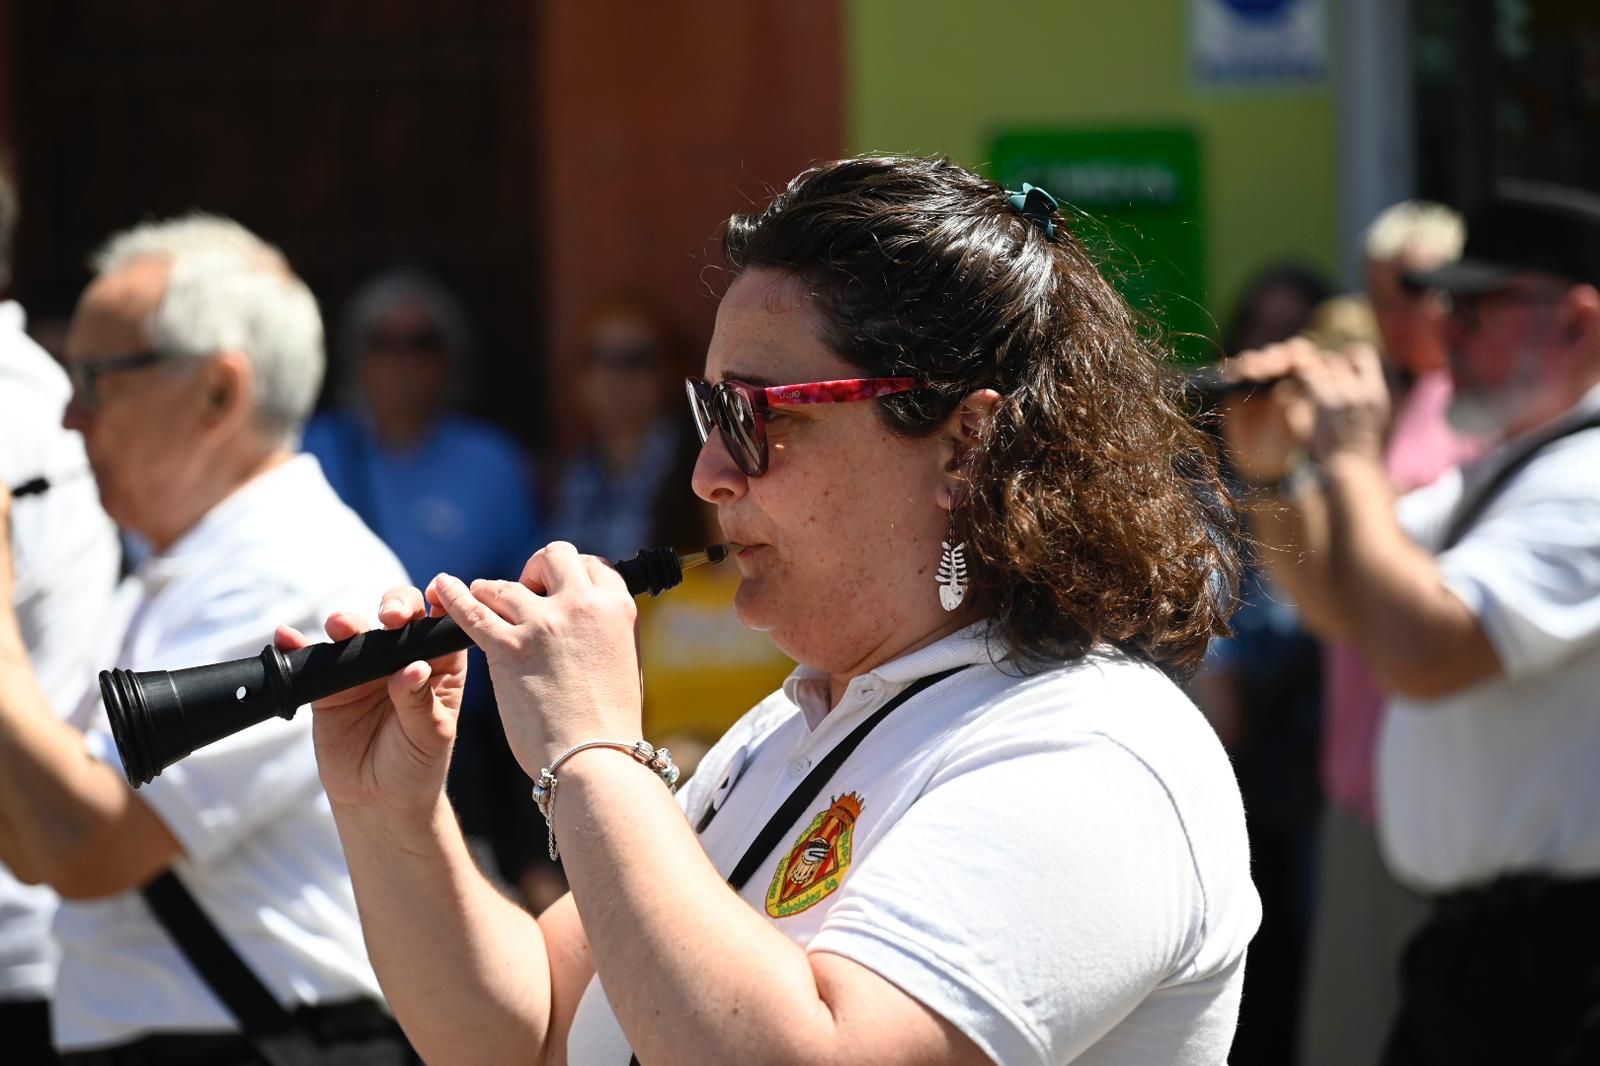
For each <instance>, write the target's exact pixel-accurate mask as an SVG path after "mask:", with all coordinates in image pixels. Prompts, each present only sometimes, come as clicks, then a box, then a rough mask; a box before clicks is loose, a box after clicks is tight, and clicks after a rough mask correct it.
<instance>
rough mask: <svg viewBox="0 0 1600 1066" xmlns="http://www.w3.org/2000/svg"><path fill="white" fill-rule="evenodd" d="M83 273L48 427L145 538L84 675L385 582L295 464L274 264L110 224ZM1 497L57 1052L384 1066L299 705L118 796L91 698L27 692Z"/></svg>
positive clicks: (302, 295)
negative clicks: (48, 898) (116, 230)
mask: <svg viewBox="0 0 1600 1066" xmlns="http://www.w3.org/2000/svg"><path fill="white" fill-rule="evenodd" d="M95 267H96V273H97V277H96V278H95V280H94V281H93V282H92V283H91V284H90V285H89V287H88V289H87V290H86V291H85V293H84V295H83V298H82V299H81V300H80V301H79V304H78V309H77V312H76V313H75V314H74V316H73V320H72V328H71V331H70V333H69V335H68V339H67V352H66V368H67V371H68V374H69V376H70V378H71V382H72V394H71V400H70V402H69V403H68V404H67V407H66V414H65V421H66V424H67V425H68V426H69V427H70V428H73V429H77V430H80V431H81V432H82V434H83V440H84V447H85V451H86V453H87V456H88V461H89V465H90V467H91V468H92V470H93V472H94V481H95V485H96V487H97V488H98V489H99V493H100V499H101V502H102V503H103V505H104V506H105V509H106V511H107V512H108V513H109V514H110V515H111V516H112V517H113V518H115V519H116V520H117V521H118V522H120V523H121V524H122V525H123V526H125V527H126V528H128V529H129V530H131V531H132V532H133V533H135V534H137V535H138V536H139V537H140V538H141V539H142V540H143V542H144V544H145V545H146V557H145V558H144V559H143V561H142V562H141V563H140V564H139V566H138V567H137V569H136V571H135V573H134V574H133V575H132V577H131V578H130V580H129V582H128V583H127V584H126V585H125V586H124V588H123V589H122V590H121V592H120V593H119V601H118V609H114V610H113V611H111V612H108V614H109V615H110V617H104V618H101V619H99V620H97V624H96V625H94V626H92V627H90V628H91V630H92V631H91V632H86V633H83V634H80V636H81V638H82V639H84V640H85V641H93V642H95V646H96V647H97V648H98V647H99V646H100V642H101V641H103V640H105V639H106V638H109V639H110V640H111V641H112V642H113V643H112V646H111V647H110V648H109V649H107V650H105V651H103V652H97V653H96V654H97V655H100V656H102V657H101V658H100V659H99V662H100V664H101V665H102V666H108V667H109V666H122V667H126V668H128V669H133V670H158V669H159V670H169V669H175V668H182V667H188V666H198V665H202V664H205V663H209V662H215V661H218V660H224V659H232V658H238V657H240V656H244V655H251V654H255V653H258V652H259V651H260V650H261V648H262V646H263V645H265V644H266V643H267V642H269V641H270V640H271V639H272V634H273V630H274V628H275V624H276V623H279V622H285V621H292V622H295V623H297V624H299V625H301V626H310V627H313V628H315V627H316V625H317V622H318V620H319V619H322V618H325V617H326V616H327V615H328V613H329V612H331V611H332V610H334V609H335V608H336V607H338V606H340V605H343V604H348V603H360V602H363V601H366V602H376V600H377V598H378V597H379V596H380V595H381V593H382V591H383V590H384V589H385V588H388V587H390V586H392V585H397V584H401V583H403V581H404V578H405V572H404V570H402V569H401V568H400V565H399V562H398V560H396V559H395V558H394V556H393V555H392V554H391V553H390V552H389V551H388V550H387V549H385V548H384V547H383V545H382V544H381V543H380V542H379V541H378V539H377V538H376V537H374V536H373V535H372V533H370V532H369V531H368V530H367V529H366V527H364V526H363V525H362V524H361V522H360V520H359V519H358V518H357V517H356V516H355V515H354V513H352V512H351V511H350V510H349V508H347V507H345V506H344V505H343V504H342V503H340V502H339V500H338V498H337V497H336V496H335V495H334V492H333V489H332V488H331V487H330V486H329V485H328V483H327V481H326V479H325V478H324V477H323V476H322V471H321V468H320V467H318V465H317V462H316V460H315V459H313V458H311V457H310V456H306V455H296V454H295V445H296V443H297V441H298V437H299V430H300V426H301V425H302V424H303V423H304V420H305V417H306V415H307V413H308V412H309V411H310V409H311V405H312V403H313V401H314V399H315V397H316V394H317V389H318V386H319V385H320V384H321V380H322V368H323V350H322V322H321V318H320V316H319V314H318V312H317V305H316V300H315V299H314V298H313V297H312V295H311V292H310V290H309V289H307V288H306V286H305V284H304V283H303V282H302V281H301V280H300V279H299V278H297V277H295V276H294V274H293V273H292V272H291V271H290V269H289V266H288V264H287V263H286V262H285V260H284V258H283V256H282V255H281V254H280V253H279V252H278V251H277V249H275V248H273V247H271V246H270V245H268V244H266V243H265V242H263V241H261V240H260V239H259V238H257V237H256V236H255V235H254V234H252V233H250V232H249V231H248V230H245V229H244V228H243V227H241V226H239V225H237V224H235V223H232V222H229V221H227V220H225V219H219V218H215V217H208V216H191V217H188V218H182V219H176V220H172V221H169V222H153V223H147V224H145V225H142V226H139V227H137V228H135V229H133V230H131V231H129V232H127V233H125V234H121V235H119V236H118V237H116V238H114V239H113V240H112V241H111V242H109V243H108V244H107V246H106V247H105V248H104V249H103V250H102V251H101V252H100V254H99V255H98V256H97V257H96V261H95ZM25 503H26V501H16V503H15V505H14V506H15V508H16V509H17V510H18V511H19V515H18V518H19V521H20V518H21V515H20V511H21V508H22V507H23V505H24V504H25ZM11 506H13V502H12V500H11V499H10V496H9V494H8V493H6V492H5V490H4V488H3V487H0V861H4V862H5V863H6V864H7V865H8V866H10V867H11V868H12V869H13V870H14V871H15V872H16V874H17V875H18V877H19V878H21V879H23V880H25V881H29V882H34V883H40V884H45V885H49V886H50V887H51V888H53V889H55V890H56V891H57V892H58V893H59V894H60V895H61V896H62V897H63V898H64V900H65V901H64V902H63V903H62V905H61V907H60V909H59V911H58V912H57V914H56V917H55V922H54V934H55V939H56V941H57V943H58V944H59V946H60V949H61V954H62V960H61V968H60V974H59V978H58V980H57V983H56V990H55V997H54V1000H53V1003H52V1014H53V1017H52V1024H53V1028H54V1035H55V1042H56V1044H57V1046H58V1048H59V1049H60V1050H61V1052H62V1056H63V1060H64V1061H65V1062H67V1063H69V1064H73V1066H133V1064H148V1063H161V1064H163V1066H167V1064H180V1063H196V1064H199V1063H204V1064H207V1066H246V1064H249V1066H261V1064H263V1063H266V1064H270V1066H280V1064H284V1063H291V1062H292V1063H296V1064H304V1066H314V1064H317V1063H330V1064H331V1063H340V1064H344V1063H352V1064H354V1063H361V1064H366V1066H378V1064H380V1063H381V1064H389V1063H395V1064H398V1063H401V1062H406V1061H408V1060H409V1054H410V1052H409V1049H408V1048H407V1047H406V1046H405V1041H404V1039H403V1037H402V1036H401V1035H400V1033H399V1030H398V1027H397V1026H396V1025H395V1023H394V1021H393V1019H392V1018H391V1017H390V1016H389V1015H388V1013H387V1012H386V1011H385V1010H384V1009H383V1007H382V1004H381V1001H380V999H379V994H378V987H377V981H376V978H375V977H374V975H373V972H372V968H371V965H370V963H369V962H368V959H367V954H366V950H365V946H364V944H363V942H362V939H361V932H360V926H359V923H358V920H357V916H356V911H355V899H354V894H353V892H352V889H351V886H350V876H349V871H348V868H347V867H346V865H345V862H344V855H343V853H342V851H341V849H340V847H339V841H338V835H337V832H336V830H335V828H334V824H333V818H332V811H331V809H330V808H329V806H328V800H327V796H326V795H325V794H324V793H323V791H322V788H321V786H320V784H319V781H318V778H317V768H316V759H315V755H314V753H313V751H312V744H311V722H310V721H309V718H310V716H309V714H302V715H299V716H297V717H296V718H295V720H293V721H283V720H278V719H274V720H272V721H270V722H267V723H264V724H262V725H260V726H257V727H256V728H254V729H251V730H246V731H245V732H243V733H239V734H236V735H234V736H232V737H229V738H227V739H225V740H223V741H221V742H219V743H216V744H213V745H210V746H208V747H206V748H203V749H201V750H200V751H198V752H196V753H195V754H194V755H193V756H192V757H190V758H188V759H186V760H184V761H183V762H182V763H181V764H179V765H176V766H173V767H170V768H168V769H167V771H166V772H165V773H164V774H162V776H161V777H160V778H159V779H158V780H156V781H154V782H151V783H150V784H149V785H148V786H146V787H145V788H143V789H141V790H140V791H138V792H134V791H133V790H132V789H131V788H129V787H128V784H127V782H126V781H125V780H124V778H123V774H122V771H121V768H120V765H119V761H118V754H117V750H116V746H115V744H114V743H113V741H112V738H111V734H110V730H109V727H108V724H107V722H106V720H105V715H104V712H103V710H102V709H101V708H100V707H99V706H98V705H97V699H96V697H97V695H98V693H97V692H95V691H94V690H93V689H91V691H90V695H89V700H90V706H89V709H90V711H91V712H92V713H91V714H90V715H89V717H86V718H84V719H83V720H82V722H83V724H84V728H82V729H79V728H74V727H73V726H72V725H70V724H68V723H65V722H62V721H60V720H58V718H57V716H56V715H55V714H54V713H52V711H54V710H59V708H52V706H51V703H50V696H49V693H48V692H47V691H46V690H45V689H43V688H42V687H41V685H40V684H39V681H38V680H37V677H38V665H37V664H36V663H34V662H33V661H32V657H31V655H30V653H29V650H28V648H27V646H26V645H25V644H24V643H23V642H22V640H21V639H20V635H19V627H18V625H17V619H16V617H15V614H14V613H13V612H12V611H11V610H10V607H9V603H10V599H11V597H10V596H9V595H7V594H6V593H7V592H8V586H9V585H10V584H11V582H12V580H13V577H12V572H11V567H10V561H11V554H12V553H11V549H10V545H9V544H8V543H7V542H6V539H5V537H4V532H5V527H6V523H5V521H4V519H5V517H6V511H7V509H8V508H9V507H11ZM86 680H89V679H86ZM8 1050H9V1049H8Z"/></svg>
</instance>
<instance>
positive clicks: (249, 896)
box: [54, 455, 405, 1049]
mask: <svg viewBox="0 0 1600 1066" xmlns="http://www.w3.org/2000/svg"><path fill="white" fill-rule="evenodd" d="M404 583H405V571H404V570H403V569H402V568H401V566H400V563H399V561H398V560H396V559H395V557H394V555H393V554H392V553H391V552H390V551H389V550H388V549H387V548H386V547H384V545H383V544H382V543H381V542H380V541H379V540H378V539H377V537H375V536H374V535H373V534H372V533H371V532H370V531H369V530H368V529H367V528H366V527H365V526H364V525H362V523H361V520H360V519H359V518H358V517H356V515H355V514H354V512H352V511H351V510H350V509H349V508H347V507H346V506H345V505H344V504H343V503H341V502H340V501H339V499H338V497H337V496H335V494H334V492H333V490H332V488H330V487H329V485H328V483H327V481H326V479H325V478H324V477H323V476H322V471H321V468H320V467H319V466H318V465H317V462H316V460H315V459H313V458H312V457H310V456H308V455H301V456H297V457H295V458H294V459H292V460H290V461H289V462H287V463H285V464H283V465H280V466H278V467H276V468H274V469H272V470H270V471H268V472H267V473H265V474H263V475H261V476H259V477H257V478H256V479H254V480H253V481H251V482H249V483H248V484H246V485H245V486H243V487H242V488H240V489H239V490H238V491H236V492H235V493H234V494H233V495H231V496H229V497H228V498H227V499H225V500H223V501H222V502H221V503H219V504H218V505H217V506H216V507H214V508H213V509H212V510H211V511H210V512H209V513H208V514H207V515H206V516H205V518H204V519H202V520H201V522H200V523H199V524H198V525H197V526H196V527H195V528H194V529H192V530H190V531H189V532H188V533H187V534H186V535H185V536H184V537H183V538H182V539H181V540H179V542H178V543H177V544H175V545H173V546H172V548H171V549H170V550H168V551H167V552H165V553H163V554H161V555H156V556H153V557H151V558H148V559H146V560H145V561H144V562H143V563H142V564H141V565H140V567H139V569H138V571H137V572H136V573H135V574H134V576H133V577H132V578H130V579H129V581H128V582H127V583H126V584H125V586H124V588H123V589H122V590H121V592H120V596H119V601H120V607H121V611H122V613H123V616H124V617H125V618H126V619H127V621H126V625H125V629H124V636H123V639H122V641H121V650H120V653H118V654H117V655H116V659H115V662H114V663H113V662H107V663H105V664H104V665H106V666H111V665H116V666H121V667H124V668H128V669H132V670H172V669H181V668H184V667H191V666H200V665H204V664H208V663H213V662H218V661H223V660H228V659H236V658H242V657H244V656H250V655H257V654H259V653H260V651H261V649H262V647H264V646H265V645H266V644H268V643H270V642H271V640H272V635H273V630H274V628H275V627H276V626H277V625H279V624H289V625H294V626H297V627H299V628H300V629H301V630H302V631H304V632H306V633H307V634H308V635H311V636H313V639H316V638H317V635H319V634H320V633H321V631H322V629H321V627H322V622H323V620H324V619H325V618H326V617H327V615H329V614H331V613H332V612H333V611H335V610H358V611H368V612H372V611H374V610H375V609H376V605H377V602H378V599H379V597H380V595H381V594H382V592H383V591H384V590H385V589H387V588H389V587H391V586H394V585H399V584H404ZM89 698H90V699H91V700H94V701H96V702H98V692H95V693H92V694H91V695H90V697H89ZM95 719H96V720H95V724H94V725H93V727H92V728H91V729H90V730H89V732H88V733H87V735H86V738H85V739H86V743H87V745H88V747H89V750H90V751H91V752H92V753H93V754H94V755H96V756H98V757H100V758H102V759H105V760H107V761H108V762H110V763H111V764H112V765H114V766H116V767H117V768H118V771H119V772H120V771H121V763H120V760H119V758H118V755H117V751H116V747H115V744H114V743H113V741H112V738H111V733H110V729H109V726H108V725H107V723H106V722H105V716H104V711H103V708H100V709H98V712H97V714H96V716H95ZM139 797H140V798H141V799H142V800H144V801H145V802H146V803H148V804H149V805H150V807H151V808H152V809H153V810H154V811H155V813H156V814H157V815H159V816H160V818H161V819H162V821H163V822H165V823H166V825H167V827H168V828H169V829H170V830H171V831H172V833H173V835H174V836H175V837H177V839H178V841H179V842H180V843H181V844H182V845H183V848H184V853H185V854H184V858H183V859H182V860H180V861H179V862H178V863H176V864H175V866H174V870H175V871H176V873H177V874H178V876H179V877H180V878H181V879H182V880H183V882H184V884H185V885H186V886H187V887H188V888H189V890H190V892H191V893H192V894H193V895H194V897H195V898H196V900H197V901H198V902H199V904H200V906H201V908H202V909H203V910H204V911H205V912H206V914H207V915H208V916H209V917H210V918H211V920H212V921H213V922H214V923H215V924H216V925H217V926H218V927H219V928H220V929H221V930H222V932H223V934H224V935H225V936H226V937H227V939H228V940H229V941H230V942H231V943H232V944H233V946H234V948H235V949H236V950H237V951H238V952H239V953H240V955H242V956H243V958H244V960H245V961H246V963H247V964H248V965H249V966H250V967H251V969H252V970H254V971H255V972H256V975H257V976H258V977H260V978H261V980H262V981H263V982H264V983H265V984H266V985H267V987H268V988H269V989H271V990H272V991H273V992H274V993H275V994H276V995H277V997H278V998H279V1000H280V1001H281V1002H283V1003H285V1004H286V1005H290V1006H293V1005H295V1004H300V1003H328V1002H338V1001H342V1000H349V999H352V998H355V997H358V996H371V997H377V996H378V995H379V992H378V986H377V981H376V978H375V977H374V975H373V972H372V969H371V966H370V964H369V963H368V961H367V956H366V950H365V947H364V946H363V943H362V939H361V930H360V925H359V921H358V918H357V915H356V907H355V898H354V894H353V891H352V888H351V885H350V878H349V872H348V869H347V867H346V865H345V861H344V855H343V852H342V851H341V849H340V846H339V840H338V836H337V834H336V832H335V828H334V824H333V817H332V812H331V810H330V808H329V805H328V800H327V797H326V795H325V794H324V793H323V791H322V787H321V784H320V782H319V780H318V777H317V766H316V758H315V754H314V752H313V749H312V743H311V712H310V710H309V709H307V708H302V709H301V710H300V711H299V713H298V714H296V716H295V717H294V719H293V720H291V721H284V720H283V719H277V718H274V719H270V720H268V721H267V722H264V723H262V724H260V725H257V726H252V727H251V728H249V729H246V730H243V731H241V732H239V733H236V734H234V735H233V736H231V737H229V738H227V739H225V740H222V741H219V742H218V743H216V744H213V745H210V746H208V747H205V748H202V749H200V750H199V751H197V752H195V753H194V754H193V755H191V756H189V757H188V758H186V759H184V760H182V761H181V762H179V763H177V764H175V765H173V766H171V767H169V768H167V769H166V770H164V771H163V772H162V774H161V776H160V777H158V778H157V779H156V780H155V781H153V782H151V783H150V784H148V785H146V786H144V787H143V788H142V789H140V791H139ZM55 930H56V936H57V939H58V941H59V942H60V944H61V946H62V954H63V957H62V964H61V975H60V981H59V985H58V989H57V996H56V1003H55V1015H54V1025H55V1035H56V1043H57V1044H58V1045H59V1046H61V1047H64V1048H67V1049H82V1048H92V1047H97V1046H104V1045H110V1044H117V1043H121V1042H125V1041H127V1040H130V1039H133V1038H135V1037H136V1036H137V1035H138V1034H139V1033H141V1032H148V1031H152V1030H173V1029H186V1030H202V1031H203V1030H234V1029H237V1025H236V1024H235V1023H234V1021H233V1020H232V1018H231V1017H230V1016H229V1015H228V1013H227V1012H226V1010H225V1009H224V1008H223V1007H222V1005H221V1004H220V1003H219V1002H218V1001H217V1000H216V998H215V997H214V996H213V995H212V993H211V992H210V990H209V989H208V988H206V987H205V986H204V984H203V983H202V982H201V981H200V979H199V978H198V977H197V976H196V975H195V972H194V970H193V967H191V966H190V965H189V963H188V961H187V960H186V959H184V958H183V957H182V956H181V955H180V954H179V952H178V949H177V947H176V946H175V945H174V944H173V942H172V940H171V938H170V937H169V936H168V935H167V933H166V932H165V931H164V930H163V929H162V928H161V927H160V926H159V925H158V924H157V923H156V921H155V919H154V918H153V917H152V916H151V914H150V912H149V910H148V909H147V908H146V906H145V903H144V900H143V899H142V897H141V896H140V895H139V893H138V892H128V893H124V894H123V895H120V896H117V897H113V898H110V899H105V900H96V901H90V902H67V903H64V904H63V905H62V907H61V909H60V911H59V912H58V914H57V917H56V923H55Z"/></svg>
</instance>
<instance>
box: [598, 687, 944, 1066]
mask: <svg viewBox="0 0 1600 1066" xmlns="http://www.w3.org/2000/svg"><path fill="white" fill-rule="evenodd" d="M967 665H970V664H967ZM966 668H967V666H966V665H963V666H954V667H951V668H950V669H949V670H941V671H940V672H939V673H937V674H929V675H928V676H927V677H922V678H918V679H917V680H916V681H913V682H912V683H911V684H909V685H907V686H906V687H905V688H904V689H902V690H901V691H900V693H899V694H898V695H896V696H895V697H894V699H892V700H890V701H889V702H888V703H885V704H884V705H883V706H882V707H879V708H878V709H877V710H876V711H873V712H872V714H871V716H870V717H868V718H866V719H865V720H863V721H862V722H861V724H860V725H858V726H856V727H855V728H854V729H852V730H851V731H850V734H849V736H847V737H845V738H844V739H843V740H841V741H839V743H837V744H835V745H834V746H833V748H832V749H831V750H830V751H829V752H828V754H827V755H825V756H823V757H822V761H821V762H819V763H817V765H816V766H814V767H812V769H811V772H810V773H809V774H807V775H806V777H805V780H804V781H801V782H800V784H799V785H798V786H797V787H796V788H795V790H794V791H793V792H791V793H789V797H788V798H787V799H785V800H784V801H783V804H782V806H780V807H779V808H778V809H777V811H776V812H775V813H774V814H773V815H772V817H771V818H768V819H767V824H766V825H764V826H762V827H761V832H759V833H757V834H756V838H755V840H753V841H751V843H750V846H749V847H748V848H746V849H745V852H744V856H743V858H741V859H740V860H739V861H738V863H736V864H735V865H734V867H733V872H732V873H731V874H729V875H728V884H729V885H731V886H732V887H733V890H734V891H735V892H739V891H741V890H743V888H744V886H745V884H746V882H748V881H749V880H750V878H751V876H752V875H754V874H755V872H756V871H757V870H758V869H760V868H761V864H762V863H763V862H765V861H766V858H767V856H769V855H771V854H772V850H773V849H774V848H776V847H777V846H778V845H779V844H781V843H782V842H783V840H784V838H785V837H786V836H787V835H788V833H789V831H790V830H791V829H793V828H794V824H795V822H797V821H799V820H800V818H801V817H802V816H803V815H804V814H805V813H806V811H807V810H808V809H810V807H811V804H812V803H813V802H814V801H815V800H816V798H817V796H818V794H819V793H821V792H822V789H823V786H824V785H826V784H827V783H828V782H829V781H830V780H832V778H833V775H834V774H836V773H838V772H839V767H841V766H843V765H844V761H845V760H846V759H848V758H849V757H850V753H851V752H853V751H855V750H856V748H857V747H859V746H860V745H861V742H862V741H863V740H865V739H866V738H867V734H868V733H870V732H872V731H873V730H874V729H876V728H877V726H878V723H880V722H882V721H883V720H884V719H885V718H887V717H889V715H890V713H891V712H893V711H894V710H895V709H896V708H897V707H899V706H900V705H901V704H903V703H905V702H907V701H908V700H910V699H911V698H912V697H914V696H916V695H917V694H918V693H920V692H922V691H923V690H924V689H929V688H932V687H933V686H934V685H937V684H938V683H939V682H941V681H943V680H944V679H945V678H947V677H951V676H953V675H955V674H959V673H960V672H961V671H963V670H965V669H966ZM628 1066H639V1056H637V1055H635V1056H633V1057H632V1058H631V1059H629V1060H628Z"/></svg>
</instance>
